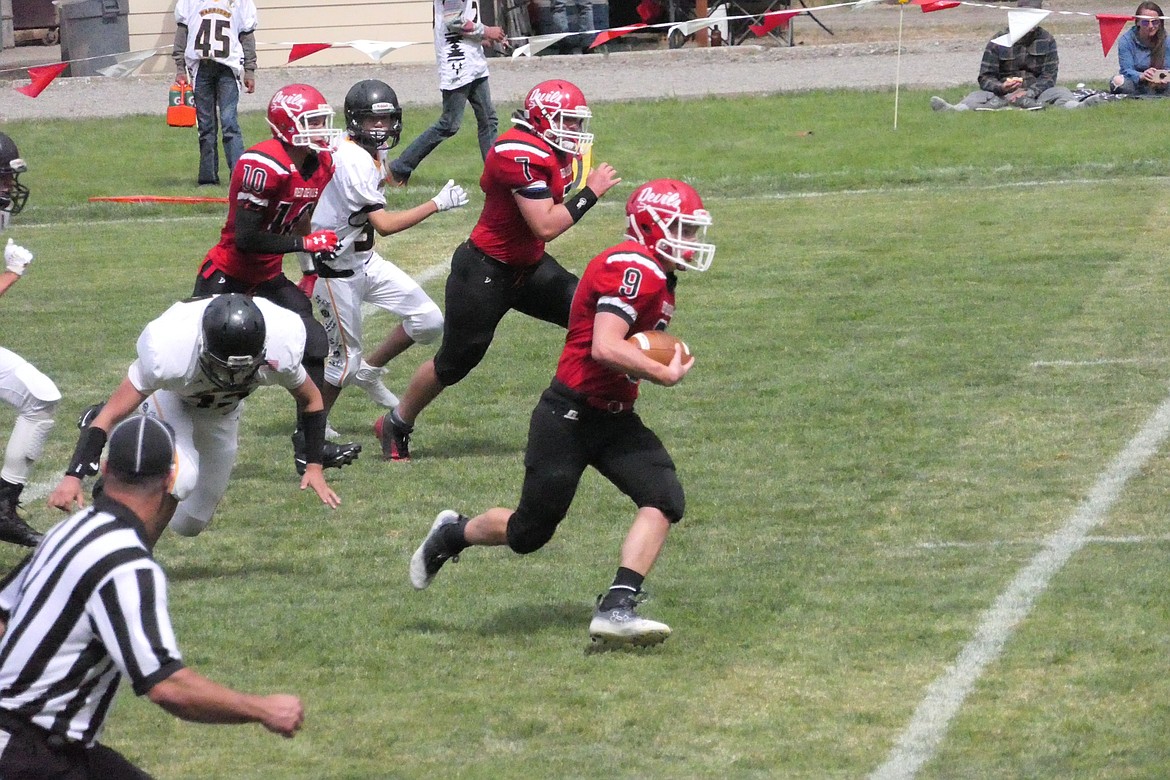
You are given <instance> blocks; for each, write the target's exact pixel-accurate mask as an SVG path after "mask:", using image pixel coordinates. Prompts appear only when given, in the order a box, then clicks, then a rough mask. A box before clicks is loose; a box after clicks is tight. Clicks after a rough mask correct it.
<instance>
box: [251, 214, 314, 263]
mask: <svg viewBox="0 0 1170 780" xmlns="http://www.w3.org/2000/svg"><path fill="white" fill-rule="evenodd" d="M236 248H237V249H239V250H240V251H241V252H249V253H253V254H261V255H284V254H288V253H289V252H301V251H303V250H304V248H305V246H304V242H303V241H301V237H300V236H281V235H277V234H276V233H269V232H268V231H266V230H264V215H263V214H262V213H260V212H259V211H257V210H255V209H250V208H247V207H246V206H244V205H243V204H241V205H240V208H238V209H236Z"/></svg>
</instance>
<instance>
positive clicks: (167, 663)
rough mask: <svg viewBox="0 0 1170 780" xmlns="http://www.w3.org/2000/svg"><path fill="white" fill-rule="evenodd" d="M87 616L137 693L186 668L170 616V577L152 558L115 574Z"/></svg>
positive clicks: (94, 598) (92, 600)
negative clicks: (167, 577)
mask: <svg viewBox="0 0 1170 780" xmlns="http://www.w3.org/2000/svg"><path fill="white" fill-rule="evenodd" d="M87 611H88V613H89V615H90V618H91V619H92V620H93V623H94V626H95V627H96V629H97V632H98V634H100V635H101V638H102V644H103V645H104V646H105V648H106V651H107V652H108V653H109V654H110V658H111V659H113V661H114V665H115V666H117V667H118V669H119V671H121V672H122V673H123V674H124V675H126V678H127V679H128V680H129V681H130V684H131V685H132V686H133V688H134V693H135V694H137V695H139V696H141V695H143V694H144V693H146V692H147V691H149V690H150V689H151V688H153V687H154V686H155V685H156V684H158V683H159V682H161V681H163V680H165V679H166V678H168V677H170V676H171V675H172V674H174V673H175V672H177V671H178V670H180V669H182V668H183V659H182V656H181V655H180V653H179V648H178V644H177V643H176V641H175V633H174V629H173V628H172V627H171V617H170V615H169V614H168V612H167V586H166V578H165V577H164V576H163V573H162V569H160V568H159V567H158V565H157V564H155V563H153V562H152V561H150V560H149V559H146V558H144V559H142V560H140V561H136V562H134V563H133V564H130V565H127V566H121V567H119V568H118V569H116V570H114V572H113V573H111V574H110V576H109V577H107V578H106V580H105V582H103V583H102V584H101V585H100V586H99V587H98V588H97V589H96V590H95V591H94V593H93V596H91V597H90V600H89V604H88V605H87Z"/></svg>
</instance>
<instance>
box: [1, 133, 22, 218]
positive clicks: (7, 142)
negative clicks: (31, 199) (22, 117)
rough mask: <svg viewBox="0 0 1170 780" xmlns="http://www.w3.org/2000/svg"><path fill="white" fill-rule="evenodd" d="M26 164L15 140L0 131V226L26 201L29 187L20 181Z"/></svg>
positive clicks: (19, 209)
mask: <svg viewBox="0 0 1170 780" xmlns="http://www.w3.org/2000/svg"><path fill="white" fill-rule="evenodd" d="M27 170H28V164H27V163H25V161H24V160H23V159H21V157H20V151H19V150H18V149H17V148H16V142H15V141H13V140H12V139H11V138H10V137H9V136H7V135H5V134H4V133H0V212H3V213H2V214H0V228H3V227H4V226H6V225H7V224H8V217H9V216H11V215H14V214H19V213H20V212H21V210H23V209H24V204H25V203H26V202H27V201H28V195H29V189H28V187H26V186H24V185H23V184H21V183H20V174H22V173H24V172H26V171H27Z"/></svg>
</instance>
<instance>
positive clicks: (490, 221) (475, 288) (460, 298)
mask: <svg viewBox="0 0 1170 780" xmlns="http://www.w3.org/2000/svg"><path fill="white" fill-rule="evenodd" d="M592 116H593V114H592V112H591V111H590V110H589V106H588V105H587V104H586V102H585V95H583V94H582V93H581V90H579V89H577V87H576V86H574V85H573V84H571V83H569V82H568V81H563V80H556V81H543V82H541V83H540V84H537V85H536V86H535V87H533V88H532V90H531V91H530V92H529V93H528V95H527V97H525V99H524V108H523V109H522V110H520V111H517V112H516V115H515V116H513V117H512V121H513V122H514V123H515V124H516V127H513V128H512V129H510V130H508V131H507V132H506V133H504V134H503V135H501V136H500V137H499V138H498V139H497V140H496V143H495V145H494V146H493V147H492V149H491V151H490V152H489V153H488V156H487V162H486V163H485V164H484V168H483V175H482V176H481V177H480V180H479V186H480V188H481V189H482V190H483V192H484V196H485V200H484V204H483V212H482V213H481V214H480V215H479V221H478V222H477V223H476V225H475V228H474V229H473V230H472V231H471V237H470V238H469V239H468V240H467V241H465V242H464V243H463V244H461V245H460V246H459V248H458V249H456V250H455V254H454V255H453V256H452V258H451V275H450V276H448V277H447V289H446V297H445V301H446V303H445V306H444V316H445V322H444V324H443V342H442V344H441V345H440V347H439V351H438V353H436V354H435V357H434V358H432V359H431V360H428V361H426V362H425V363H423V364H422V365H420V366H419V367H418V369H417V370H416V371H415V373H414V376H413V377H411V380H410V385H409V386H408V387H407V388H406V392H405V393H404V394H403V396H402V401H401V402H400V403H399V404H398V406H397V408H395V409H394V410H393V411H392V412H390V413H389V414H386V415H383V416H382V417H380V418H378V420H377V422H376V423H375V424H374V432H375V434H376V435H377V436H378V438H379V439H380V440H381V442H382V457H383V458H385V459H386V460H410V435H411V433H412V432H413V430H414V421H415V419H416V418H417V417H418V415H419V413H420V412H422V410H423V409H424V408H426V406H427V405H428V404H429V403H430V402H431V401H433V400H435V398H437V397H438V396H439V394H440V393H441V392H443V390H444V389H445V388H447V387H450V386H451V385H453V384H456V383H457V382H459V381H461V380H462V379H463V378H464V377H465V376H467V374H468V373H469V372H470V371H471V370H472V369H473V368H475V367H476V366H477V365H479V362H480V361H481V360H483V357H484V355H485V354H486V353H487V350H488V347H489V346H491V343H492V337H493V335H494V334H495V330H496V326H497V325H498V324H499V322H500V320H501V319H503V317H504V315H505V314H507V313H508V311H509V310H511V309H515V310H517V311H520V312H523V313H524V314H527V315H529V316H530V317H536V318H537V319H539V320H544V321H545V322H552V323H555V324H557V325H560V326H561V327H565V325H566V324H567V323H568V321H569V306H570V305H571V304H572V301H573V291H574V290H575V289H576V288H577V277H576V276H575V275H573V274H572V273H570V272H569V271H567V270H565V269H564V268H563V267H561V265H560V264H559V263H558V262H557V261H556V260H555V259H554V258H553V257H552V255H550V254H548V253H547V252H546V251H545V250H544V246H545V243H546V242H548V241H552V240H553V239H554V238H556V237H557V236H559V235H561V234H562V233H564V232H565V231H566V230H568V229H569V228H571V227H572V226H573V225H574V224H576V223H577V222H578V221H580V219H581V217H583V216H585V212H586V211H588V210H589V209H590V208H592V207H593V204H595V203H596V202H597V199H598V198H600V197H601V196H603V195H604V194H605V193H606V192H608V191H609V190H610V188H611V187H613V186H614V185H615V184H617V183H618V182H620V181H621V179H619V178H618V177H617V173H616V172H615V171H614V169H613V167H612V166H610V165H609V164H608V163H602V164H601V165H599V166H597V168H596V169H595V170H593V171H591V172H590V173H589V175H588V177H587V178H586V181H585V187H584V188H583V189H581V190H580V191H579V192H577V193H576V194H574V195H573V198H572V200H571V201H569V202H568V203H565V202H564V198H565V195H566V194H568V190H569V186H570V184H571V182H572V163H573V159H574V158H575V157H577V156H579V155H580V154H581V153H582V152H583V151H584V150H585V149H586V148H588V147H589V146H590V145H592V143H593V135H592V134H591V133H590V132H589V120H590V118H591V117H592Z"/></svg>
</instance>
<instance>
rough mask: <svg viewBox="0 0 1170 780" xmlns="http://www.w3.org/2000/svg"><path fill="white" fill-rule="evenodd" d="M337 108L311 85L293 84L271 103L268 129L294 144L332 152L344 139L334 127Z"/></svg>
mask: <svg viewBox="0 0 1170 780" xmlns="http://www.w3.org/2000/svg"><path fill="white" fill-rule="evenodd" d="M333 116H334V114H333V109H332V108H330V106H329V104H328V103H327V102H325V98H324V96H322V95H321V93H320V92H318V91H317V90H316V89H314V88H313V87H310V86H309V85H308V84H290V85H289V86H287V87H282V88H281V89H279V90H277V92H276V94H275V95H273V96H272V100H270V101H269V102H268V126H269V127H270V128H272V135H273V137H274V138H276V139H278V140H280V141H282V142H284V143H286V144H288V145H290V146H299V147H304V148H307V149H312V150H313V151H317V152H328V151H331V150H333V149H334V148H335V147H336V146H337V142H338V141H339V140H341V133H342V131H341V130H340V129H338V128H335V127H333Z"/></svg>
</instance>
